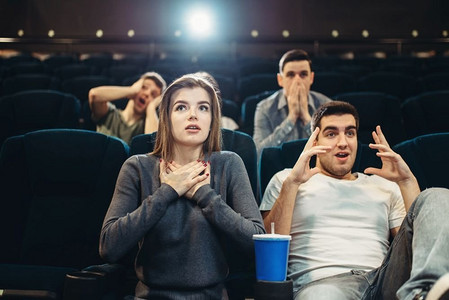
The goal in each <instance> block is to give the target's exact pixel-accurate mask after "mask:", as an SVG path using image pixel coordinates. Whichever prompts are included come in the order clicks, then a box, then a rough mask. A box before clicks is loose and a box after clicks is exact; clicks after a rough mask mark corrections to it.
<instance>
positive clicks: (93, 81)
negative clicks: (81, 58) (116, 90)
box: [61, 75, 112, 105]
mask: <svg viewBox="0 0 449 300" xmlns="http://www.w3.org/2000/svg"><path fill="white" fill-rule="evenodd" d="M111 84H112V80H111V79H109V78H108V77H106V76H100V75H88V76H79V77H74V78H70V79H66V80H64V81H63V82H62V84H61V90H62V91H63V92H66V93H70V94H73V95H75V96H76V97H77V98H78V99H79V100H80V102H81V105H83V104H84V102H87V101H88V99H89V90H90V89H91V88H94V87H97V86H101V85H111Z"/></svg>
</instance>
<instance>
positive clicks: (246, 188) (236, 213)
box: [193, 152, 265, 251]
mask: <svg viewBox="0 0 449 300" xmlns="http://www.w3.org/2000/svg"><path fill="white" fill-rule="evenodd" d="M219 155H220V156H222V157H221V160H220V161H221V162H222V165H221V166H218V167H217V169H218V170H217V169H216V170H215V171H214V172H213V173H214V175H213V176H216V177H220V178H221V180H219V184H221V185H223V184H226V185H227V186H226V187H225V190H226V192H225V194H226V195H223V194H224V193H222V195H220V194H218V193H217V192H216V189H213V188H212V187H211V186H210V185H205V186H203V187H201V188H200V189H198V191H197V192H196V193H195V195H194V196H193V200H194V201H196V202H197V204H198V206H199V207H200V208H201V210H202V212H203V214H204V215H205V216H206V218H207V220H208V221H209V222H210V223H211V224H213V225H214V226H215V227H217V228H218V230H219V231H221V232H222V233H224V235H225V236H227V237H229V238H230V239H231V240H234V241H235V242H237V243H238V244H239V245H241V246H242V247H243V249H246V250H247V251H253V241H252V236H253V234H261V233H265V228H264V225H263V221H262V217H261V215H260V212H259V209H258V207H257V203H256V200H255V198H254V194H253V192H252V189H251V184H250V182H249V178H248V174H247V172H246V169H245V166H244V164H243V161H242V159H241V158H240V157H239V156H238V155H236V154H235V153H231V152H227V154H223V153H221V154H219ZM214 163H215V164H217V161H214V160H212V167H214ZM221 188H223V187H221ZM219 189H220V187H218V188H217V190H219Z"/></svg>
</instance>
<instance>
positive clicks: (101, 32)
mask: <svg viewBox="0 0 449 300" xmlns="http://www.w3.org/2000/svg"><path fill="white" fill-rule="evenodd" d="M95 35H96V36H97V38H101V37H102V36H103V30H101V29H98V30H97V32H96V33H95Z"/></svg>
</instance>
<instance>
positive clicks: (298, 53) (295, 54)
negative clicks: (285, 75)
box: [279, 49, 312, 74]
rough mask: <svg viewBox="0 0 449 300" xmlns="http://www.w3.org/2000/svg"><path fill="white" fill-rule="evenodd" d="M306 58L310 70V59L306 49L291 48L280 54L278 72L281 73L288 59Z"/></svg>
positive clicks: (298, 59) (299, 59)
mask: <svg viewBox="0 0 449 300" xmlns="http://www.w3.org/2000/svg"><path fill="white" fill-rule="evenodd" d="M301 60H307V61H308V62H309V66H310V70H312V60H311V59H310V57H309V54H307V52H306V51H304V50H302V49H293V50H290V51H287V52H286V53H285V54H284V55H282V57H281V60H280V61H279V74H282V72H283V71H284V67H285V65H286V64H287V63H288V62H290V61H301Z"/></svg>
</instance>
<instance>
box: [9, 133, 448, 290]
mask: <svg viewBox="0 0 449 300" xmlns="http://www.w3.org/2000/svg"><path fill="white" fill-rule="evenodd" d="M223 137H224V149H225V150H229V151H235V152H236V153H237V154H239V155H240V156H241V157H242V159H243V161H244V163H245V166H246V168H247V171H248V176H249V178H250V181H251V185H252V188H253V192H254V193H255V195H256V196H262V195H263V192H264V189H265V187H266V185H267V183H268V181H269V180H270V178H271V177H272V176H273V175H274V174H275V173H276V172H277V171H279V170H281V169H283V168H289V167H292V166H293V165H294V163H295V161H296V159H297V158H298V157H299V154H300V153H301V151H302V149H303V147H304V145H305V143H306V140H305V139H302V140H296V141H291V142H287V143H284V144H283V145H281V146H279V147H269V148H266V149H264V150H263V152H262V156H261V158H260V162H259V167H258V168H257V161H256V149H255V145H254V142H253V140H252V138H251V137H250V136H248V135H246V134H244V133H241V132H235V131H230V130H223ZM154 139H155V134H151V135H140V136H137V137H135V138H134V139H133V141H132V143H131V146H130V147H129V146H128V145H126V144H125V143H123V142H122V141H121V140H119V139H117V138H114V137H108V136H106V135H103V134H100V133H96V132H92V131H85V130H69V129H50V130H41V131H34V132H31V133H27V134H25V135H20V136H14V137H11V138H9V139H8V140H7V141H6V142H5V144H4V145H3V147H2V149H1V152H0V189H1V190H2V200H1V201H0V211H1V212H3V214H2V218H0V234H1V236H2V240H3V244H2V247H0V260H1V261H0V289H2V290H3V293H4V296H7V295H8V293H9V294H11V295H15V296H16V297H17V296H18V295H22V296H24V295H27V297H28V298H27V299H62V297H64V299H75V298H70V297H73V295H71V294H70V293H69V291H67V279H66V277H67V275H66V274H78V275H79V274H83V276H85V277H89V276H91V277H98V276H99V277H101V278H102V283H101V284H102V287H101V289H100V290H99V291H97V292H101V296H100V295H99V294H96V297H97V298H94V299H119V296H120V297H122V296H123V294H127V293H132V288H133V287H134V285H135V280H136V279H135V277H133V276H126V274H133V271H132V269H133V267H132V266H133V264H132V257H133V255H134V253H131V254H132V255H130V256H129V257H126V258H125V259H124V260H122V261H120V262H119V263H118V264H117V265H109V264H104V262H103V261H102V260H101V258H100V257H99V255H98V244H99V241H98V238H99V232H100V229H101V223H102V221H103V218H104V215H105V213H106V210H107V208H108V205H109V202H110V200H111V197H112V193H113V191H114V187H115V181H116V178H117V176H118V172H119V170H120V168H121V165H122V164H123V162H124V161H125V160H126V159H127V158H128V157H129V156H130V155H133V154H140V153H147V152H149V151H151V150H152V148H153V146H154ZM394 150H395V151H396V152H398V153H399V154H401V155H402V156H403V157H404V159H405V160H406V162H407V163H408V164H409V166H410V168H411V170H412V171H413V172H414V174H415V175H416V177H417V179H418V182H419V184H420V187H421V189H425V188H428V187H435V186H440V187H447V188H449V184H448V182H447V180H446V177H445V173H444V172H445V170H446V169H447V168H448V167H449V161H448V160H447V159H446V154H447V152H448V151H449V133H440V134H431V135H425V136H420V137H417V138H414V139H411V140H407V141H405V142H403V143H400V144H398V145H396V146H394ZM367 166H374V167H379V166H380V159H379V158H378V157H377V156H376V155H375V151H374V150H372V149H370V148H369V147H368V146H367V145H366V144H363V143H360V142H359V147H358V152H357V160H356V162H355V165H354V169H353V171H361V172H363V170H364V169H365V168H366V167H367ZM260 198H261V197H256V199H258V200H257V201H258V202H259V201H260V200H259V199H260ZM234 250H236V251H235V252H232V253H231V254H230V255H231V260H232V261H233V263H232V264H231V272H230V275H229V278H228V282H227V284H228V288H229V291H230V293H231V295H233V296H232V297H231V299H244V297H246V296H248V295H250V294H251V287H252V285H253V283H254V270H253V265H252V263H251V262H248V261H245V258H244V257H241V255H239V252H238V249H234ZM80 270H81V271H80ZM126 271H128V272H126ZM82 279H83V278H81V280H80V282H78V286H77V287H78V292H80V291H81V292H89V291H88V290H89V288H88V287H87V286H84V287H83V285H82V284H83V283H86V282H88V281H86V280H82ZM77 299H81V298H77ZM83 299H88V298H83ZM89 299H90V298H89ZM120 299H121V298H120Z"/></svg>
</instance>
